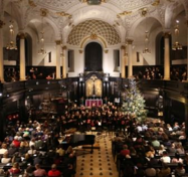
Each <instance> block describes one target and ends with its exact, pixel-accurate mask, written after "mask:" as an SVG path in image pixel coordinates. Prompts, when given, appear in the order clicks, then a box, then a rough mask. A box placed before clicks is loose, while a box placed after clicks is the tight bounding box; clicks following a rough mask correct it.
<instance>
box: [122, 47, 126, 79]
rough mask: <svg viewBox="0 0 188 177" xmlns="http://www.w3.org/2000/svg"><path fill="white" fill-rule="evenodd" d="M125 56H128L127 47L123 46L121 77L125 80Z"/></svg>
mask: <svg viewBox="0 0 188 177" xmlns="http://www.w3.org/2000/svg"><path fill="white" fill-rule="evenodd" d="M125 54H126V48H125V46H121V77H122V78H125V77H126V74H125Z"/></svg>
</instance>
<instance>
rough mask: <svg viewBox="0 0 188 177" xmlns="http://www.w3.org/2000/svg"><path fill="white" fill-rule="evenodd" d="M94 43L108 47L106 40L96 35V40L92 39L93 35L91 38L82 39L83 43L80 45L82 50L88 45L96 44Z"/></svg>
mask: <svg viewBox="0 0 188 177" xmlns="http://www.w3.org/2000/svg"><path fill="white" fill-rule="evenodd" d="M94 41H96V42H98V43H100V44H101V45H102V47H103V48H107V46H108V45H107V42H106V40H105V39H104V38H103V37H102V36H98V35H96V39H92V35H90V36H86V37H85V38H83V39H82V41H81V43H80V48H81V49H82V48H84V46H86V45H87V44H88V43H90V42H94Z"/></svg>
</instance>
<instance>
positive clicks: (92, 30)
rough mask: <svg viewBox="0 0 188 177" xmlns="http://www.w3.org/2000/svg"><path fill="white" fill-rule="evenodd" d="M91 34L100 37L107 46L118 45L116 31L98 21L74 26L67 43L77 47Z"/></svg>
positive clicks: (118, 39) (89, 21) (118, 40)
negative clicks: (104, 40)
mask: <svg viewBox="0 0 188 177" xmlns="http://www.w3.org/2000/svg"><path fill="white" fill-rule="evenodd" d="M92 34H96V35H100V36H102V37H103V38H104V39H106V41H107V42H108V44H109V45H115V44H118V43H120V37H119V35H118V34H117V32H116V30H115V29H114V28H113V27H112V26H110V25H109V24H108V23H106V22H103V21H100V20H88V21H85V22H82V23H80V24H78V25H77V26H75V27H74V28H73V29H72V31H71V33H70V35H69V37H68V43H69V44H72V45H79V44H80V42H81V40H82V39H83V38H85V37H87V36H90V35H92Z"/></svg>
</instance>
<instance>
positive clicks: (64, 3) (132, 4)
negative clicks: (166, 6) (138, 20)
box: [33, 0, 154, 11]
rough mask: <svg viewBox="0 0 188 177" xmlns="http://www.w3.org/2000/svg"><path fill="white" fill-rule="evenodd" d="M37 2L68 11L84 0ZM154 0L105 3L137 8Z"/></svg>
mask: <svg viewBox="0 0 188 177" xmlns="http://www.w3.org/2000/svg"><path fill="white" fill-rule="evenodd" d="M33 1H34V2H35V4H37V5H39V6H41V7H45V8H49V9H52V10H57V11H58V10H61V11H62V10H63V11H66V10H68V9H69V8H70V7H72V6H74V5H77V4H81V3H83V2H84V1H85V0H84V1H81V0H33ZM153 2H154V0H105V3H104V5H105V4H108V3H109V4H113V5H115V6H116V7H118V8H119V9H123V10H128V9H137V8H141V7H143V6H145V5H148V4H152V3H153Z"/></svg>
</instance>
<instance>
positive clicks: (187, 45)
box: [187, 20, 188, 82]
mask: <svg viewBox="0 0 188 177" xmlns="http://www.w3.org/2000/svg"><path fill="white" fill-rule="evenodd" d="M187 82H188V20H187Z"/></svg>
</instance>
